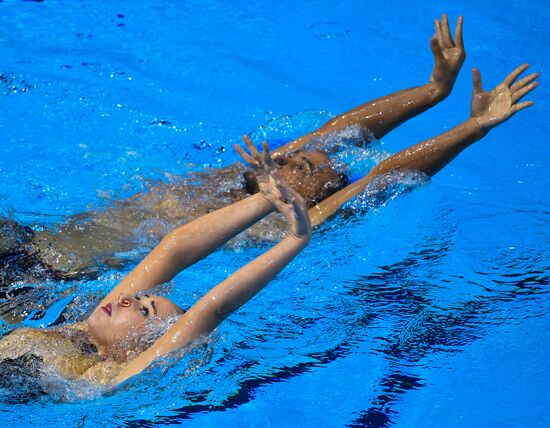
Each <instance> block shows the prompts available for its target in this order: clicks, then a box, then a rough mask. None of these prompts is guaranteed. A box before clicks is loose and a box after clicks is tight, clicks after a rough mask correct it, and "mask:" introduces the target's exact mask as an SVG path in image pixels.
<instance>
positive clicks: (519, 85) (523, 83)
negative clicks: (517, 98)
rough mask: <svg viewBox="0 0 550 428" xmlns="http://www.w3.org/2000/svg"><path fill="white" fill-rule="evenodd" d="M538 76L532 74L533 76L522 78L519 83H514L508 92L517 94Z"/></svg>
mask: <svg viewBox="0 0 550 428" xmlns="http://www.w3.org/2000/svg"><path fill="white" fill-rule="evenodd" d="M539 76H540V74H539V73H533V74H530V75H529V76H526V77H524V78H523V79H521V80H520V81H518V82H516V83H514V84H513V85H512V86H510V91H512V92H517V91H519V90H520V89H523V88H525V87H526V86H527V85H529V83H531V82H532V81H533V80H535V79H536V78H537V77H539Z"/></svg>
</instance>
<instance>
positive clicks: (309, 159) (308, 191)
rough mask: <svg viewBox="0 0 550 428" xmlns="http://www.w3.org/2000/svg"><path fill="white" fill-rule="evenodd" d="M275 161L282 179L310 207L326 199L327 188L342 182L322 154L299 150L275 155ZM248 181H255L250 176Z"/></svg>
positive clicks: (327, 158)
mask: <svg viewBox="0 0 550 428" xmlns="http://www.w3.org/2000/svg"><path fill="white" fill-rule="evenodd" d="M273 160H274V161H275V163H276V164H277V165H278V166H279V176H280V178H281V179H282V180H283V181H285V183H287V184H288V185H289V186H290V187H292V188H293V189H294V190H296V191H297V192H298V193H299V194H300V195H301V196H302V197H303V198H304V199H305V200H306V201H307V202H308V203H309V204H310V205H313V204H314V203H316V202H318V201H320V200H322V199H323V198H324V197H326V194H327V187H329V186H331V185H334V184H335V183H339V182H340V181H341V177H340V176H339V175H338V173H337V172H336V171H335V170H334V167H333V166H332V163H331V162H330V159H329V157H328V156H327V155H325V154H324V153H321V152H305V151H300V150H298V151H296V152H292V153H289V154H286V155H273ZM246 179H247V181H248V180H255V178H254V177H250V176H248V177H246ZM252 187H253V186H252Z"/></svg>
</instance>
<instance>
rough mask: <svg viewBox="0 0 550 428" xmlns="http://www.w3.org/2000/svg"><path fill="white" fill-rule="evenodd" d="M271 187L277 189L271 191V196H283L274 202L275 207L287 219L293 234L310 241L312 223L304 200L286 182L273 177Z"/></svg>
mask: <svg viewBox="0 0 550 428" xmlns="http://www.w3.org/2000/svg"><path fill="white" fill-rule="evenodd" d="M270 185H274V186H275V189H271V194H276V193H278V194H279V195H281V197H280V198H278V199H276V200H275V201H274V202H273V205H275V208H277V211H279V212H280V213H281V214H282V215H283V216H284V217H285V219H286V221H287V222H288V224H289V225H290V230H291V233H292V234H293V235H294V236H295V237H297V238H300V239H307V240H309V238H310V237H311V221H310V219H309V215H308V210H307V204H306V201H305V200H304V198H302V197H301V196H300V194H299V193H298V192H296V191H295V190H293V189H292V188H291V187H290V186H288V185H287V184H286V183H285V182H284V181H282V180H279V179H278V178H276V177H273V175H272V176H271V181H270Z"/></svg>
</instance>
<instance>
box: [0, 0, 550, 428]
mask: <svg viewBox="0 0 550 428" xmlns="http://www.w3.org/2000/svg"><path fill="white" fill-rule="evenodd" d="M442 11H443V10H441V6H437V5H432V4H428V3H427V2H426V4H422V3H420V4H415V5H414V6H413V5H411V4H410V3H408V2H393V3H391V4H383V3H381V2H380V3H378V2H369V3H366V2H340V3H339V4H337V5H335V4H330V3H329V2H315V3H313V2H311V3H303V4H301V5H299V6H297V5H295V4H294V3H291V2H278V3H277V4H271V3H270V2H259V3H258V2H255V3H248V2H238V3H236V2H234V3H232V4H231V5H228V4H225V3H223V2H209V3H208V4H207V5H205V4H203V3H202V2H188V1H186V2H180V3H177V4H176V3H174V4H167V3H164V2H149V1H142V2H135V3H129V2H122V1H120V2H86V1H81V2H70V3H69V2H54V1H48V0H46V1H44V2H30V1H27V2H19V1H3V2H0V59H1V61H0V74H1V76H2V78H1V79H0V113H1V114H2V120H1V121H0V177H1V180H2V181H1V183H2V186H1V188H0V209H1V211H2V214H4V215H10V216H12V217H13V218H14V219H16V220H17V221H19V222H22V223H24V224H27V225H31V226H33V227H34V228H36V229H39V228H42V227H54V225H55V224H57V223H58V222H60V221H62V220H63V219H64V218H66V217H67V216H68V215H71V214H75V213H79V212H82V211H85V210H88V209H90V208H94V209H95V208H98V207H106V206H108V204H109V202H108V198H115V199H119V198H122V197H125V196H128V195H132V194H134V193H135V192H137V191H138V190H140V189H141V188H142V187H143V185H144V183H145V182H146V181H147V180H167V174H178V175H184V174H185V173H187V172H190V171H196V170H203V169H205V168H208V167H212V166H214V167H216V166H222V165H228V164H230V163H232V162H233V161H235V160H236V159H237V157H236V155H235V154H234V153H233V151H232V150H231V147H232V145H233V143H235V142H237V141H239V140H240V136H241V135H242V134H243V133H245V132H251V133H254V134H256V135H261V134H264V133H265V134H266V136H267V137H268V138H269V139H273V140H276V139H289V138H293V137H295V136H297V135H299V134H300V133H303V132H307V131H308V130H311V129H314V128H315V127H316V126H319V125H320V124H322V123H323V121H324V120H326V119H327V118H328V117H330V116H331V115H332V114H337V113H340V112H342V111H345V110H346V109H349V108H351V107H353V106H355V105H358V104H360V103H362V102H365V101H367V100H369V99H373V98H375V97H377V96H380V95H383V94H386V93H390V92H393V91H396V90H399V89H403V88H406V87H410V86H415V85H419V84H422V83H424V82H425V81H426V79H427V78H428V76H429V73H430V70H431V65H432V62H431V61H432V59H431V53H430V49H429V46H428V40H429V37H430V36H431V34H432V31H433V29H432V25H433V19H434V18H435V17H436V16H437V15H438V14H440V13H441V12H442ZM444 11H446V12H447V13H449V14H450V16H451V17H452V18H453V22H454V18H455V17H456V16H457V15H458V14H459V13H462V14H463V15H464V16H465V36H464V37H465V43H466V49H467V53H468V58H467V60H466V63H465V65H464V68H463V70H462V72H461V75H460V77H459V79H458V81H457V84H456V86H455V89H454V92H453V94H452V95H451V96H450V97H449V98H448V99H447V100H446V101H444V102H443V103H441V104H440V105H438V106H437V107H435V108H433V109H432V110H430V111H428V112H426V113H424V114H423V115H421V116H420V117H418V118H416V119H414V120H412V121H410V122H409V123H407V124H405V125H403V126H402V127H400V128H399V129H397V130H396V131H394V132H392V133H391V134H389V135H388V136H386V137H385V138H384V139H383V141H382V142H381V143H380V144H378V145H376V146H375V147H374V149H372V151H369V152H367V155H368V156H369V157H377V156H383V154H384V153H386V152H389V153H392V152H396V151H398V150H400V149H402V148H404V147H406V146H408V145H411V144H413V143H416V142H418V141H421V140H423V139H425V138H428V137H430V136H433V135H435V134H438V133H440V132H443V131H444V130H446V129H449V128H450V127H452V126H454V125H455V124H458V123H459V122H460V121H461V120H463V119H465V118H466V117H467V115H468V112H469V98H470V93H471V76H470V69H471V68H472V67H473V66H478V67H479V68H480V70H481V72H482V74H483V76H484V85H485V88H489V87H490V86H492V85H494V84H496V83H498V82H500V80H501V79H502V78H503V77H504V76H505V75H506V74H507V73H508V72H509V71H510V70H511V69H513V68H515V67H516V66H517V65H519V64H521V63H522V62H525V61H528V62H530V63H531V64H532V69H533V70H538V71H541V72H542V77H541V79H540V80H541V86H540V87H539V88H538V89H537V90H536V91H535V93H533V95H532V96H531V97H530V98H531V99H533V100H535V102H536V104H537V105H536V106H535V108H533V109H530V110H527V111H525V112H522V113H520V114H518V116H517V117H514V118H512V119H511V120H510V122H509V123H506V124H504V125H502V126H501V127H500V128H498V129H496V130H494V131H493V132H491V133H490V134H489V135H488V136H487V137H486V138H485V139H484V140H483V141H481V142H479V143H477V144H476V145H475V146H473V147H471V148H469V149H468V150H467V151H466V152H465V153H463V154H462V155H461V156H460V157H459V158H457V159H456V160H455V161H454V162H453V163H452V164H451V165H450V166H449V167H447V168H446V169H445V170H443V171H442V172H441V173H440V174H438V175H437V176H436V177H435V178H434V179H433V180H432V181H431V182H430V183H428V184H425V185H421V186H418V187H417V188H415V189H414V191H412V192H406V193H402V194H399V195H396V197H395V198H394V199H393V200H391V201H389V202H388V203H387V204H386V205H384V206H381V207H378V208H374V209H370V210H365V209H364V208H365V207H366V206H368V201H366V200H364V199H359V201H355V202H354V203H352V206H351V209H355V210H356V211H358V214H357V215H355V216H351V217H350V216H341V217H338V218H336V219H334V220H333V221H332V222H330V223H329V224H327V225H326V226H323V227H322V228H321V229H320V230H319V231H317V233H316V234H315V236H314V238H313V240H312V243H311V245H310V246H309V247H308V248H307V249H306V250H305V251H304V252H303V254H301V255H300V256H299V258H297V259H296V261H295V262H294V263H293V264H292V265H291V266H290V267H289V268H288V269H286V270H285V271H284V272H283V273H282V274H281V275H280V276H279V277H278V278H277V279H276V280H275V281H274V282H273V283H272V284H270V286H269V287H268V288H267V289H266V290H265V291H264V292H263V293H262V294H260V295H259V296H258V297H257V298H255V299H254V300H253V301H252V302H250V303H249V304H248V305H246V306H245V307H244V308H243V309H241V310H239V311H238V312H237V313H235V314H234V315H233V316H232V317H230V318H229V319H228V320H227V321H226V322H225V323H224V324H223V325H222V326H221V327H220V328H219V329H218V330H217V331H216V332H215V333H214V334H213V335H212V337H210V338H208V340H207V341H206V343H205V344H203V345H202V346H200V347H198V348H197V349H195V350H193V351H192V352H191V354H190V355H188V356H187V357H185V358H184V359H182V360H181V361H180V362H173V363H172V364H165V365H161V366H160V367H158V368H156V369H154V370H152V371H151V372H149V373H146V374H144V375H142V376H139V377H138V378H136V379H134V380H132V381H131V382H129V383H128V384H127V385H125V386H124V387H122V388H120V389H119V390H117V391H115V392H113V393H108V394H103V393H102V392H101V391H91V390H90V388H89V387H80V388H79V387H76V386H74V385H66V384H63V383H62V382H61V381H59V380H52V385H51V390H52V391H51V394H50V395H48V396H44V397H41V398H39V399H37V400H31V401H29V402H24V403H20V404H14V403H13V402H11V403H7V402H6V400H7V399H5V397H0V400H2V401H4V403H3V404H2V405H1V406H0V412H2V417H3V421H4V423H5V425H6V426H8V425H15V424H17V425H19V426H26V425H28V426H34V425H44V424H49V425H54V426H55V425H61V424H63V425H65V426H132V427H134V426H135V427H137V426H154V425H176V424H180V423H182V424H186V425H194V426H201V427H203V426H219V425H221V424H224V425H226V426H289V427H290V426H312V427H313V426H315V427H317V426H327V427H330V426H372V427H384V426H398V427H409V426H411V427H412V426H445V427H452V426H461V427H464V426H469V427H480V426H511V427H512V426H524V427H538V426H545V425H550V419H549V417H548V413H547V409H548V406H549V405H550V400H549V399H548V396H549V394H548V392H547V388H546V384H547V382H548V379H549V376H550V367H549V364H548V358H547V355H548V352H549V351H550V345H549V344H550V340H549V339H550V336H549V332H548V322H549V321H550V317H549V316H548V309H549V308H550V299H549V296H548V282H549V281H548V279H549V271H550V269H549V264H548V260H549V254H550V247H549V245H548V242H549V241H550V240H549V235H550V230H549V220H548V212H549V207H550V200H549V196H548V195H549V192H548V190H547V188H548V184H549V179H548V174H547V171H546V169H547V167H548V165H549V160H550V159H549V155H548V146H547V143H546V140H547V134H548V121H547V117H548V114H549V113H550V112H549V108H548V105H547V103H546V100H547V99H548V89H547V87H546V84H545V72H546V68H545V67H546V63H547V59H548V48H547V44H548V40H549V34H548V29H547V22H548V18H549V16H548V8H547V5H546V3H545V2H543V1H534V2H530V3H529V11H528V12H526V11H525V4H524V3H519V2H496V1H488V2H484V3H483V6H479V5H477V4H474V3H466V4H462V2H458V1H451V2H448V3H447V5H446V6H445V10H444ZM367 163H368V161H367ZM106 197H107V198H106ZM344 217H346V218H344ZM262 249H263V248H257V247H248V246H237V248H236V249H226V250H220V251H219V252H217V253H215V254H214V255H213V256H212V257H211V258H209V259H207V260H205V261H203V262H201V263H199V264H197V265H196V266H194V267H193V268H192V269H190V270H189V271H187V272H185V273H184V274H182V275H181V276H180V277H178V278H177V279H176V281H175V283H174V286H173V290H172V292H171V294H170V295H171V296H172V297H173V298H174V299H175V300H176V301H177V302H178V303H180V304H182V305H189V304H191V303H192V302H193V301H195V300H196V298H197V297H198V296H200V295H201V294H202V293H203V292H205V291H206V290H208V289H209V287H211V286H212V285H214V284H216V283H217V282H219V281H220V280H221V279H222V278H224V277H225V276H226V275H227V274H229V273H230V272H231V271H233V270H234V269H236V268H237V267H239V266H241V265H242V264H244V263H245V262H246V261H248V260H250V259H252V258H253V257H254V256H255V255H257V254H259V253H260V252H261V251H262ZM129 268H130V267H128V268H126V269H125V270H123V271H105V272H104V273H103V274H102V276H101V277H100V278H99V279H97V280H80V281H72V282H54V281H49V282H44V283H37V284H33V286H34V287H35V288H36V290H37V296H38V297H37V299H36V302H33V301H32V300H31V301H30V302H28V305H29V308H28V309H29V310H31V309H33V308H34V307H33V305H40V303H41V302H44V301H53V300H55V296H56V295H57V293H59V292H63V291H67V292H70V293H72V294H75V295H76V296H77V297H76V300H75V301H74V302H73V305H72V306H70V308H69V310H68V312H67V316H68V317H69V319H77V318H78V317H79V316H80V315H81V314H82V313H83V312H85V310H86V309H87V308H88V307H90V306H91V305H93V302H96V301H97V299H98V298H99V296H100V295H101V294H105V293H106V292H107V290H109V289H110V288H111V287H112V286H114V285H115V284H116V282H117V280H119V279H120V278H121V277H122V276H123V274H124V272H125V271H127V270H128V269H129ZM17 286H18V284H14V285H13V287H17ZM2 326H3V328H4V330H5V331H9V330H10V329H12V328H14V327H17V325H16V326H12V325H7V324H6V323H4V324H2ZM14 388H15V386H14ZM8 395H9V394H7V395H6V397H7V396H8Z"/></svg>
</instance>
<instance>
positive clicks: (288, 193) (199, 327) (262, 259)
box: [113, 177, 311, 384]
mask: <svg viewBox="0 0 550 428" xmlns="http://www.w3.org/2000/svg"><path fill="white" fill-rule="evenodd" d="M260 189H261V191H262V193H264V194H265V195H266V197H267V198H269V199H271V200H272V201H273V203H274V205H275V206H276V208H277V210H278V211H279V212H281V213H282V214H283V215H284V216H285V218H286V219H287V221H288V222H289V224H290V231H289V233H288V234H287V236H286V237H285V238H284V239H283V240H282V241H281V242H280V243H278V244H277V245H275V246H274V247H273V248H271V249H270V250H268V251H267V252H265V253H264V254H262V255H261V256H259V257H257V258H256V259H254V260H253V261H252V262H250V263H249V264H247V265H246V266H244V267H243V268H241V269H239V270H238V271H237V272H235V273H234V274H233V275H231V276H230V277H229V278H227V279H226V280H225V281H223V282H221V283H220V284H218V285H217V286H216V287H214V288H213V289H212V290H210V291H209V292H208V293H207V294H206V295H204V296H203V297H202V298H201V299H200V300H199V301H198V302H197V303H195V304H194V305H193V307H192V308H191V309H189V311H187V312H186V313H185V314H184V315H183V316H182V317H181V318H180V319H179V320H178V321H177V322H176V324H174V326H172V327H171V328H170V329H169V330H168V331H167V332H166V333H165V334H164V335H163V336H162V337H161V338H160V339H159V340H157V341H156V342H155V343H154V344H153V345H152V346H151V347H150V348H149V349H147V350H146V351H145V352H143V353H142V354H141V355H140V356H138V357H137V358H136V359H134V360H132V361H131V362H130V363H129V364H128V365H127V366H126V367H125V368H124V369H123V370H122V371H121V372H120V373H119V375H118V376H117V377H116V378H115V380H114V381H113V383H114V384H118V383H120V382H123V381H124V380H126V379H128V378H129V377H131V376H133V375H135V374H137V373H140V372H141V371H142V370H143V369H145V368H146V367H147V366H148V365H150V364H151V363H152V362H153V361H154V360H155V359H157V358H158V357H160V356H162V355H165V354H167V353H169V352H171V351H174V350H176V349H179V348H181V347H184V346H186V345H188V344H190V343H191V342H192V341H193V340H194V339H196V338H197V337H199V336H200V335H203V334H208V333H210V332H211V331H212V330H214V329H215V328H216V327H217V326H218V324H220V323H221V322H222V321H223V320H224V319H225V318H226V317H227V316H228V315H229V314H231V313H232V312H233V311H235V310H236V309H238V308H239V307H241V306H242V305H243V304H245V303H246V302H247V301H248V300H250V299H251V298H252V297H254V296H255V295H256V294H257V293H258V292H259V291H260V290H261V289H262V288H264V287H265V286H266V285H267V283H268V282H269V281H271V279H273V278H274V277H275V275H277V274H278V273H279V272H280V271H281V270H282V269H283V268H284V267H285V266H286V265H287V264H288V263H289V262H290V261H291V260H292V259H293V258H294V257H295V256H296V255H297V254H298V253H299V252H300V251H301V250H302V249H303V248H304V247H305V246H306V245H307V244H308V242H309V239H310V236H311V225H310V222H309V217H308V214H307V208H306V204H305V202H304V201H303V199H302V198H301V197H300V196H299V195H297V194H296V193H295V192H293V191H292V190H291V189H290V188H287V187H286V186H285V185H283V184H282V183H280V182H277V181H276V180H274V179H273V178H272V177H271V178H270V180H269V181H268V182H266V181H263V182H262V184H261V185H260ZM282 198H285V199H286V200H287V201H288V202H287V203H285V202H283V201H282Z"/></svg>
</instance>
